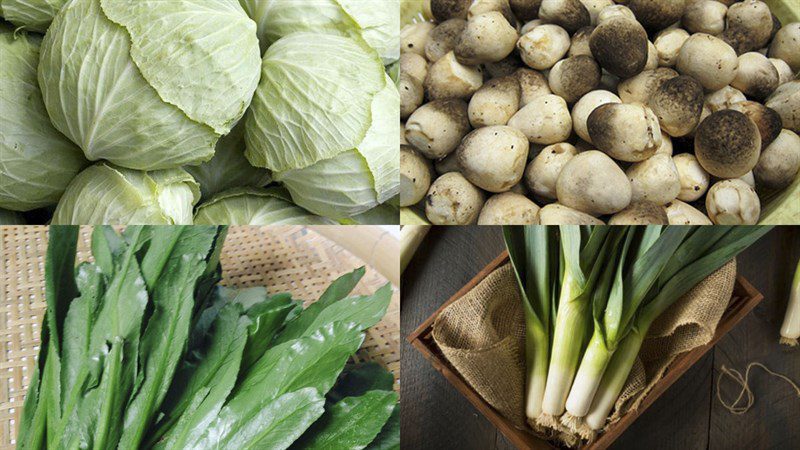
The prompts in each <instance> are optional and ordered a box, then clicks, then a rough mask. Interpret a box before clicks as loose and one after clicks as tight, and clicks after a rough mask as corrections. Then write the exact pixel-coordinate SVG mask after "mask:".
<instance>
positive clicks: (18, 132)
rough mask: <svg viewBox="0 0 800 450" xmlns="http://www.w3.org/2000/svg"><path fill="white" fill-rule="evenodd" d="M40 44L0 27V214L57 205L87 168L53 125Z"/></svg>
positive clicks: (84, 162) (25, 34)
mask: <svg viewBox="0 0 800 450" xmlns="http://www.w3.org/2000/svg"><path fill="white" fill-rule="evenodd" d="M40 43H41V38H39V37H37V36H36V35H35V34H27V33H23V32H19V33H16V35H15V33H14V30H13V29H12V28H11V27H10V26H8V25H4V24H0V208H5V209H10V210H14V211H29V210H32V209H37V208H42V207H45V206H49V205H55V204H56V203H57V202H58V199H59V198H60V197H61V194H62V193H63V192H64V189H66V188H67V185H68V184H69V182H70V181H71V180H72V178H74V177H75V175H77V174H78V172H80V171H81V169H83V168H84V167H85V166H87V165H88V164H89V162H88V161H86V159H85V158H84V157H83V153H81V150H80V149H79V148H78V147H77V146H75V144H73V143H72V142H70V141H69V139H67V138H66V137H65V136H64V135H62V134H61V133H59V132H58V131H57V130H56V129H55V128H53V126H52V125H51V124H50V118H49V117H48V116H47V111H46V110H45V108H44V103H43V102H42V95H41V93H40V91H39V86H38V84H37V82H36V66H37V65H38V64H39V44H40Z"/></svg>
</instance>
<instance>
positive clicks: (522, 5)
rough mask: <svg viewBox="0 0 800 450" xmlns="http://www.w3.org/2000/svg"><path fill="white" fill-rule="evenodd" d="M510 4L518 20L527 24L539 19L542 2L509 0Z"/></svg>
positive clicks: (540, 0)
mask: <svg viewBox="0 0 800 450" xmlns="http://www.w3.org/2000/svg"><path fill="white" fill-rule="evenodd" d="M508 3H509V5H510V6H511V11H513V12H514V15H515V16H517V19H519V20H522V21H526V22H527V21H529V20H533V19H536V18H537V17H539V7H540V6H541V5H542V0H508Z"/></svg>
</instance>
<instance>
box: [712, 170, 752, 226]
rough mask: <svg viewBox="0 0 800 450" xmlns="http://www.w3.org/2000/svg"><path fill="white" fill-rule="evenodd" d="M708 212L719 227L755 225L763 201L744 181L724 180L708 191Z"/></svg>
mask: <svg viewBox="0 0 800 450" xmlns="http://www.w3.org/2000/svg"><path fill="white" fill-rule="evenodd" d="M706 211H707V212H708V217H709V218H710V219H711V221H712V222H714V223H715V224H717V225H755V224H756V223H757V222H758V217H759V216H760V215H761V201H760V200H759V198H758V194H756V191H755V189H753V188H752V187H750V186H749V185H748V184H747V183H745V182H744V181H742V180H739V179H731V180H722V181H719V182H717V183H715V184H714V185H713V186H711V189H709V190H708V194H707V195H706Z"/></svg>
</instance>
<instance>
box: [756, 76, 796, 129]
mask: <svg viewBox="0 0 800 450" xmlns="http://www.w3.org/2000/svg"><path fill="white" fill-rule="evenodd" d="M764 105H766V106H767V107H768V108H772V109H774V110H775V112H777V113H778V115H780V116H781V121H782V122H783V128H786V129H788V130H792V131H794V132H795V133H800V80H795V81H790V82H788V83H786V84H782V85H780V86H778V88H777V89H775V92H773V93H772V95H771V96H769V98H767V100H766V102H765V103H764Z"/></svg>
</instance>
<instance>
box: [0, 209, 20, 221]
mask: <svg viewBox="0 0 800 450" xmlns="http://www.w3.org/2000/svg"><path fill="white" fill-rule="evenodd" d="M0 225H25V219H23V218H22V216H21V215H20V214H19V213H18V212H16V211H7V210H5V209H0Z"/></svg>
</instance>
